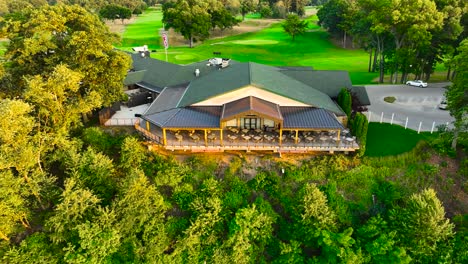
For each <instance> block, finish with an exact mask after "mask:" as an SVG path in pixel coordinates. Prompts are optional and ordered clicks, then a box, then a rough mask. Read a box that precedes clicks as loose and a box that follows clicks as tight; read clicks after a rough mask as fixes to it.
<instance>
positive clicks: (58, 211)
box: [46, 178, 99, 244]
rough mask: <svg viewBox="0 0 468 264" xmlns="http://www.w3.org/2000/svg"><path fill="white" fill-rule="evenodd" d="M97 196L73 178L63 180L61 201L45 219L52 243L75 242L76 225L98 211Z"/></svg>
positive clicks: (90, 217)
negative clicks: (63, 187) (63, 186)
mask: <svg viewBox="0 0 468 264" xmlns="http://www.w3.org/2000/svg"><path fill="white" fill-rule="evenodd" d="M98 203H99V198H97V197H96V196H95V195H94V194H93V193H92V192H91V191H89V190H88V189H84V188H82V187H80V186H79V182H78V181H77V180H76V179H74V178H69V179H67V180H66V181H65V189H64V190H63V193H62V195H61V202H60V203H59V204H57V205H56V208H55V210H54V213H53V215H52V216H51V217H50V218H49V219H48V220H47V222H46V228H47V230H49V231H50V232H51V234H50V238H51V240H52V241H53V242H54V243H57V244H60V243H62V242H65V243H66V242H76V241H77V240H78V238H79V234H78V230H77V226H79V225H80V224H83V223H86V222H87V221H92V218H93V217H94V216H96V215H97V213H98V209H99V207H98Z"/></svg>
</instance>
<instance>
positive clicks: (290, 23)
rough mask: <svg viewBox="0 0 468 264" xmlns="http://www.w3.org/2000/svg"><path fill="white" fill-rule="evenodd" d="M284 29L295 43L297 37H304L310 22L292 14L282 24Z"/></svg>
mask: <svg viewBox="0 0 468 264" xmlns="http://www.w3.org/2000/svg"><path fill="white" fill-rule="evenodd" d="M282 27H283V30H284V32H286V33H287V34H288V35H289V36H291V38H292V40H293V41H294V39H295V38H296V36H300V35H303V34H304V33H305V32H306V29H307V27H308V22H307V21H305V20H301V19H300V18H299V16H298V15H296V14H292V15H288V17H287V18H286V21H284V23H283V24H282Z"/></svg>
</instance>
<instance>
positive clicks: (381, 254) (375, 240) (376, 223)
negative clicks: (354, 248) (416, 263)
mask: <svg viewBox="0 0 468 264" xmlns="http://www.w3.org/2000/svg"><path fill="white" fill-rule="evenodd" d="M357 235H358V243H359V244H360V245H361V246H362V248H363V249H364V250H365V251H366V252H367V254H369V258H370V259H369V260H370V262H371V263H389V264H390V263H401V264H403V263H410V262H411V258H410V257H409V256H408V255H407V254H406V250H405V249H404V248H401V247H399V246H397V242H398V241H397V240H396V231H390V230H389V227H388V223H387V222H386V221H385V220H384V219H383V218H382V217H381V216H380V215H377V216H375V217H372V218H370V219H369V220H368V221H367V223H366V224H365V225H364V226H362V227H361V228H359V229H358V230H357Z"/></svg>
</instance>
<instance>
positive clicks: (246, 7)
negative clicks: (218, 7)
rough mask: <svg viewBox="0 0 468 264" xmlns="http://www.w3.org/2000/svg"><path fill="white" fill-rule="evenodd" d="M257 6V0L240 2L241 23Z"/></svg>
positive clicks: (241, 0)
mask: <svg viewBox="0 0 468 264" xmlns="http://www.w3.org/2000/svg"><path fill="white" fill-rule="evenodd" d="M257 5H258V0H240V13H241V15H242V21H244V19H245V15H246V14H248V13H250V12H253V11H255V9H256V8H257Z"/></svg>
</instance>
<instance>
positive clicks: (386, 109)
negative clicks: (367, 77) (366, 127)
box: [366, 83, 454, 131]
mask: <svg viewBox="0 0 468 264" xmlns="http://www.w3.org/2000/svg"><path fill="white" fill-rule="evenodd" d="M449 84H450V83H435V84H434V83H429V85H428V87H426V88H419V87H413V86H407V85H366V90H367V93H368V95H369V99H370V102H371V105H370V106H369V107H368V108H369V111H370V113H366V115H367V116H368V118H369V116H370V120H371V121H372V122H380V120H381V117H382V113H383V118H382V120H383V122H387V123H390V122H391V119H392V114H393V123H394V124H399V125H402V126H405V123H406V118H408V128H411V129H414V130H418V128H419V124H420V122H422V123H421V131H431V129H432V126H433V123H434V125H435V127H437V126H438V125H443V124H446V123H447V122H448V123H449V125H450V124H451V123H452V122H453V121H454V119H453V118H452V117H451V116H450V114H449V111H446V110H440V109H439V108H438V107H437V105H438V104H439V103H440V101H441V100H442V98H443V97H444V93H445V90H446V89H445V88H443V87H446V86H447V85H449ZM387 96H393V97H395V98H396V101H395V102H394V103H387V102H385V101H384V98H385V97H387Z"/></svg>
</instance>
